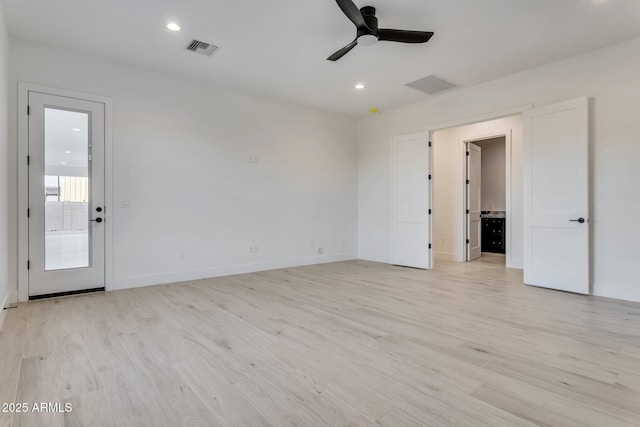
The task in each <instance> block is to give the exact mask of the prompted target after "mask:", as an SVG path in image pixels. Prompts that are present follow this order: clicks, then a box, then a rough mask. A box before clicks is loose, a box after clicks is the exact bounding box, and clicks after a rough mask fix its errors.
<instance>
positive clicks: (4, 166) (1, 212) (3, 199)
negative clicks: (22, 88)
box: [0, 2, 11, 327]
mask: <svg viewBox="0 0 640 427" xmlns="http://www.w3.org/2000/svg"><path fill="white" fill-rule="evenodd" d="M8 62H9V44H8V34H7V27H6V22H5V18H4V11H3V10H2V3H1V2H0V310H2V308H3V307H4V304H5V302H6V298H7V297H8V296H9V288H10V286H9V283H10V281H9V254H10V252H11V251H10V250H9V237H8V233H9V212H10V210H11V209H10V205H9V174H8V169H9V154H8V149H9V140H8V133H7V132H8V130H7V126H8V122H7V118H8V106H9V99H8V98H9V96H8V91H7V84H8V79H9V76H8ZM3 320H4V313H3V312H0V327H2V321H3Z"/></svg>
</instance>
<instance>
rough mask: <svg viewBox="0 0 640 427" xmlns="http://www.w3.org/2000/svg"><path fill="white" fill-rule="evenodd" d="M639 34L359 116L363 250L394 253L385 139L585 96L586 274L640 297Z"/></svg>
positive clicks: (612, 291) (607, 290)
mask: <svg viewBox="0 0 640 427" xmlns="http://www.w3.org/2000/svg"><path fill="white" fill-rule="evenodd" d="M638 52H640V39H634V40H630V41H627V42H624V43H620V44H617V45H614V46H610V47H608V48H604V49H600V50H597V51H593V52H590V53H587V54H584V55H580V56H577V57H574V58H569V59H566V60H563V61H559V62H555V63H552V64H549V65H546V66H543V67H539V68H536V69H532V70H529V71H526V72H522V73H519V74H515V75H512V76H508V77H505V78H501V79H498V80H494V81H491V82H488V83H486V84H482V85H478V86H474V87H470V88H461V89H458V90H455V91H452V92H451V93H449V94H443V95H441V96H437V97H434V98H432V99H428V100H426V101H423V102H421V103H417V104H413V105H409V106H406V107H403V108H400V109H396V110H393V111H388V112H383V113H379V114H377V115H371V116H367V117H365V118H363V119H361V120H360V122H359V142H358V186H359V187H358V203H359V205H358V229H359V256H360V258H363V259H370V260H376V261H383V262H387V261H388V260H389V259H390V242H389V240H390V226H389V224H390V219H389V206H390V187H389V186H390V184H389V182H390V179H389V141H390V140H391V138H392V137H393V136H395V135H401V134H407V133H412V132H419V131H424V130H426V129H429V128H431V127H434V128H439V127H441V126H440V124H442V123H446V122H451V121H455V120H460V119H464V118H467V117H475V116H478V115H485V114H487V113H490V112H494V111H495V112H497V111H501V110H504V109H508V108H512V107H514V106H520V105H524V104H530V103H531V104H534V105H535V106H541V105H545V104H550V103H554V102H558V101H562V100H567V99H572V98H577V97H580V96H589V97H591V99H592V102H591V104H592V108H591V121H592V125H591V128H592V129H591V130H592V131H591V144H590V150H591V159H592V160H591V171H592V179H591V181H592V182H591V183H590V184H591V189H592V211H591V214H590V215H591V217H590V219H591V221H590V226H591V230H592V258H593V262H592V265H593V267H592V281H593V292H594V293H595V294H596V295H602V296H609V297H614V298H622V299H630V300H637V301H640V281H639V280H638V276H637V268H636V267H635V265H636V263H637V259H638V258H639V256H640V253H639V250H638V245H637V238H638V236H640V221H637V218H636V217H637V212H640V198H638V197H634V196H633V195H635V194H637V187H638V183H640V168H638V167H637V161H638V159H639V158H640V141H639V138H640V137H639V135H640V120H638V105H640V91H639V90H638V88H639V87H640V55H638Z"/></svg>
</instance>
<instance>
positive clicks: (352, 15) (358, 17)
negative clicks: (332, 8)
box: [336, 0, 370, 31]
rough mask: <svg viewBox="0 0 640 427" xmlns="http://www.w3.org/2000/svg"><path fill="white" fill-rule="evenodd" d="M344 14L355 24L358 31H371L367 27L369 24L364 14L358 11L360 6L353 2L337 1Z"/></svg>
mask: <svg viewBox="0 0 640 427" xmlns="http://www.w3.org/2000/svg"><path fill="white" fill-rule="evenodd" d="M336 3H338V6H340V9H342V12H343V13H344V14H345V15H347V18H349V20H351V22H353V23H354V24H355V26H356V27H358V29H360V28H363V29H367V30H369V31H370V28H369V27H368V26H367V23H366V22H365V20H364V17H363V16H362V13H361V12H360V10H359V9H358V6H356V5H355V3H353V2H352V1H351V0H336Z"/></svg>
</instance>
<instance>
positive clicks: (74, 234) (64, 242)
mask: <svg viewBox="0 0 640 427" xmlns="http://www.w3.org/2000/svg"><path fill="white" fill-rule="evenodd" d="M44 147H45V149H44V151H45V155H44V175H45V176H44V188H45V190H44V198H45V216H44V217H45V270H47V271H51V270H63V269H69V268H82V267H89V265H90V251H89V247H90V245H89V242H90V238H91V236H90V228H89V200H90V199H89V197H90V193H89V115H88V114H87V113H82V112H76V111H66V110H58V109H55V108H45V109H44Z"/></svg>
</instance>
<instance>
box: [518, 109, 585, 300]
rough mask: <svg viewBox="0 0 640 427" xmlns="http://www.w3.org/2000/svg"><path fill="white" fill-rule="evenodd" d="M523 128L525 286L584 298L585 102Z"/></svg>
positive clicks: (530, 117)
mask: <svg viewBox="0 0 640 427" xmlns="http://www.w3.org/2000/svg"><path fill="white" fill-rule="evenodd" d="M524 127H525V146H524V150H525V164H524V222H525V230H524V281H525V283H526V284H528V285H534V286H542V287H545V288H553V289H559V290H563V291H569V292H576V293H581V294H588V293H589V224H588V219H589V218H588V216H589V156H588V153H589V116H588V99H587V98H580V99H575V100H571V101H567V102H563V103H559V104H554V105H549V106H545V107H541V108H536V109H533V110H531V111H529V112H526V113H525V115H524Z"/></svg>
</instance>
